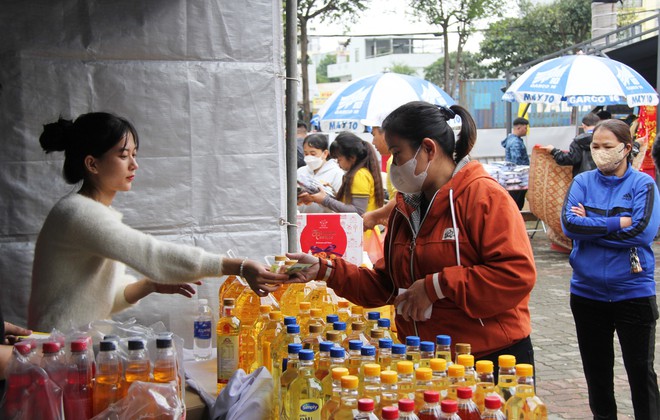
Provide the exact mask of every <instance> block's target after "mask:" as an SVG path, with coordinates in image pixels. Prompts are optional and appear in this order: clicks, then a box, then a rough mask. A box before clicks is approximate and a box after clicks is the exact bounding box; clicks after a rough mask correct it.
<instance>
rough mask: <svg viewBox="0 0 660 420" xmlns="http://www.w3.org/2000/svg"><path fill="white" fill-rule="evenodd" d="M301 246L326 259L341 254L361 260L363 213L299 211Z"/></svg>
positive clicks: (352, 260) (354, 259)
mask: <svg viewBox="0 0 660 420" xmlns="http://www.w3.org/2000/svg"><path fill="white" fill-rule="evenodd" d="M297 220H298V235H299V244H300V250H301V251H302V252H304V253H308V254H312V255H314V256H317V257H321V258H326V259H335V258H344V259H345V260H346V261H349V262H352V263H353V264H358V265H360V264H361V263H362V250H363V248H362V247H363V234H362V217H360V215H359V214H357V213H302V214H299V215H298V219H297Z"/></svg>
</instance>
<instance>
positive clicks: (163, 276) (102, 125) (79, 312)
mask: <svg viewBox="0 0 660 420" xmlns="http://www.w3.org/2000/svg"><path fill="white" fill-rule="evenodd" d="M39 142H40V143H41V147H42V148H43V149H44V150H45V151H46V153H50V152H54V151H64V154H65V160H64V178H65V180H66V181H67V182H68V183H69V184H77V183H79V182H81V181H82V186H81V187H80V190H79V191H78V192H77V193H72V194H70V195H68V196H66V197H64V198H62V199H61V200H60V201H59V202H58V203H57V204H56V205H55V207H53V209H52V210H51V211H50V213H49V214H48V217H47V218H46V221H45V222H44V225H43V228H42V229H41V232H40V233H39V237H38V239H37V243H36V248H35V252H34V264H33V269H32V293H31V295H30V304H29V311H28V325H29V327H30V328H32V329H34V330H37V331H50V330H51V329H52V328H58V329H62V330H66V329H68V328H71V327H72V326H73V327H76V326H80V325H84V324H86V323H88V322H90V321H93V320H95V319H103V318H108V317H109V316H110V315H111V314H113V313H115V312H118V311H121V310H122V309H125V308H127V307H129V306H130V305H132V304H134V303H136V302H137V301H138V300H140V299H141V298H143V297H145V296H147V295H149V294H151V293H154V292H155V293H167V294H181V295H183V296H186V297H190V296H192V295H193V294H194V293H195V290H194V288H193V286H192V285H191V284H190V283H197V284H201V283H200V282H199V280H200V279H201V278H204V277H218V276H221V275H229V274H234V275H241V276H242V277H244V278H245V279H246V280H247V281H248V283H249V284H250V287H251V288H252V290H254V291H255V292H256V293H257V294H259V295H260V296H264V295H265V294H267V293H268V292H271V291H274V290H276V289H277V287H278V285H276V283H281V282H283V281H286V280H287V279H288V276H286V275H283V274H273V273H270V272H269V271H268V270H267V267H265V266H264V265H262V264H259V263H257V262H255V261H252V260H248V259H235V258H223V257H222V256H220V255H218V254H213V253H209V252H206V251H205V250H204V249H202V248H198V247H194V246H188V245H182V244H174V243H169V242H165V241H161V240H158V239H156V238H154V237H153V236H151V235H148V234H145V233H142V232H140V231H138V230H136V229H133V228H131V227H129V226H127V225H126V224H124V223H123V222H122V220H121V219H122V215H121V214H120V213H119V212H118V211H116V210H114V209H113V208H112V207H111V204H112V201H113V199H114V198H115V195H116V193H117V192H118V191H128V190H130V189H131V185H132V183H133V179H134V178H135V172H136V170H137V169H138V164H137V161H136V156H137V151H138V147H139V140H138V135H137V132H136V130H135V128H134V127H133V125H132V124H131V123H130V122H129V121H127V120H126V119H124V118H121V117H118V116H115V115H113V114H109V113H102V112H95V113H89V114H84V115H81V116H80V117H78V118H77V119H76V120H75V122H72V121H68V120H63V119H61V118H60V120H59V121H58V122H55V123H51V124H47V125H45V126H44V131H43V133H42V134H41V137H40V138H39ZM127 265H128V266H129V267H131V268H133V269H134V270H136V271H138V272H140V273H142V274H143V275H145V276H146V277H145V278H143V279H141V280H137V279H135V278H133V277H131V276H129V275H128V274H126V272H125V271H126V266H127Z"/></svg>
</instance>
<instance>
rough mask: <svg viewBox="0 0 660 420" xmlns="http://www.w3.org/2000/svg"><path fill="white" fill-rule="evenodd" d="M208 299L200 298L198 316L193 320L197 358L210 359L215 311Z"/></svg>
mask: <svg viewBox="0 0 660 420" xmlns="http://www.w3.org/2000/svg"><path fill="white" fill-rule="evenodd" d="M208 303H209V301H208V300H207V299H199V301H198V308H197V316H196V317H195V321H194V322H193V329H194V333H193V355H194V356H195V360H208V359H210V358H211V351H212V350H213V347H212V345H211V341H212V337H211V334H212V331H213V325H212V324H213V312H211V307H210V306H209V305H208Z"/></svg>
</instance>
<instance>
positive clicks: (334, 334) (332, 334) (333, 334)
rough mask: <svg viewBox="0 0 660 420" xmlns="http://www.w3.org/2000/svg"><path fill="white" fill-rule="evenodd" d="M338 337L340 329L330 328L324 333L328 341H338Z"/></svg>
mask: <svg viewBox="0 0 660 420" xmlns="http://www.w3.org/2000/svg"><path fill="white" fill-rule="evenodd" d="M340 338H341V331H337V330H330V331H328V332H326V333H325V339H326V340H328V341H332V342H333V343H336V342H337V341H339V340H340Z"/></svg>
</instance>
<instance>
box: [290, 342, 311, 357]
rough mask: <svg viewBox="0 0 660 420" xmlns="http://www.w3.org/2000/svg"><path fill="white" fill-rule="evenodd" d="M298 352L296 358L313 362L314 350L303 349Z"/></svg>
mask: <svg viewBox="0 0 660 420" xmlns="http://www.w3.org/2000/svg"><path fill="white" fill-rule="evenodd" d="M289 345H291V344H289ZM299 351H300V353H298V357H300V360H314V350H311V349H305V350H299Z"/></svg>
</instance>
